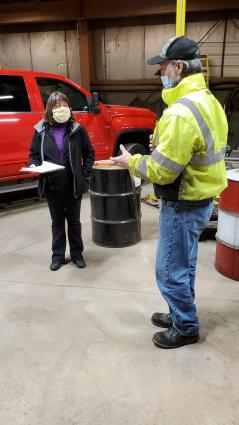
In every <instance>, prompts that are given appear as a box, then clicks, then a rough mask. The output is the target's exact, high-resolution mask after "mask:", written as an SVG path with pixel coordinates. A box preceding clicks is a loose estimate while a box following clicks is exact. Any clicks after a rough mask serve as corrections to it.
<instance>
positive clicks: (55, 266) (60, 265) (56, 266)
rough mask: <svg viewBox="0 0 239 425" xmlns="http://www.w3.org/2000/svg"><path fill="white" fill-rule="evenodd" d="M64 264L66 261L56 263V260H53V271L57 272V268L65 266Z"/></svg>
mask: <svg viewBox="0 0 239 425" xmlns="http://www.w3.org/2000/svg"><path fill="white" fill-rule="evenodd" d="M63 264H64V263H59V262H58V263H54V262H52V263H51V265H50V269H51V271H53V272H55V271H56V270H59V269H60V268H61V267H62V266H63Z"/></svg>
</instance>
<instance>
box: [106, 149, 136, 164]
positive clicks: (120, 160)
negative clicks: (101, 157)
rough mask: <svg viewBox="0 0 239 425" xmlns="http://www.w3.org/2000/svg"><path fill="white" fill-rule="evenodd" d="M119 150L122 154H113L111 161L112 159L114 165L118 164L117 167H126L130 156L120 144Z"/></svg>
mask: <svg viewBox="0 0 239 425" xmlns="http://www.w3.org/2000/svg"><path fill="white" fill-rule="evenodd" d="M120 150H121V152H122V155H120V156H114V157H111V158H110V159H111V161H113V162H114V163H115V165H119V167H121V168H126V169H127V168H129V167H128V161H129V158H130V157H131V156H132V155H131V154H130V153H129V152H128V151H127V150H126V149H125V147H124V146H123V145H120Z"/></svg>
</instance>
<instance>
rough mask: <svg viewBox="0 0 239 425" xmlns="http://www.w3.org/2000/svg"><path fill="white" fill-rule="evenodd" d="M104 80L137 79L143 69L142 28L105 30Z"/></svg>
mask: <svg viewBox="0 0 239 425" xmlns="http://www.w3.org/2000/svg"><path fill="white" fill-rule="evenodd" d="M105 57H106V59H105V61H106V72H105V75H106V79H109V80H110V79H138V78H141V76H142V74H143V69H144V27H143V26H135V27H117V28H111V27H109V28H106V29H105Z"/></svg>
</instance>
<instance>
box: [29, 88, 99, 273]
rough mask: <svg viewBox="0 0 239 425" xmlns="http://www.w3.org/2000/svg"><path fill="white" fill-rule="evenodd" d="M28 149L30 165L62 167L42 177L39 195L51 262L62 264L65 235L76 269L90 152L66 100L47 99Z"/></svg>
mask: <svg viewBox="0 0 239 425" xmlns="http://www.w3.org/2000/svg"><path fill="white" fill-rule="evenodd" d="M35 130H36V131H35V134H34V136H33V140H32V145H31V148H30V161H29V163H30V166H31V167H35V166H37V165H41V164H42V161H49V162H52V163H55V164H59V165H64V167H65V168H64V169H62V170H58V171H54V172H52V173H48V174H43V175H41V176H40V179H39V193H40V196H43V194H45V195H46V198H47V202H48V207H49V210H50V214H51V219H52V263H51V265H50V269H51V270H52V271H56V270H58V269H59V268H60V267H61V266H62V265H63V264H65V250H66V233H65V219H66V220H67V224H68V240H69V245H70V253H71V260H72V261H73V263H75V265H76V266H77V267H79V268H84V267H85V266H86V263H85V260H84V258H83V255H82V251H83V242H82V237H81V224H80V207H81V199H82V195H83V193H84V192H86V191H87V189H88V184H87V179H88V178H89V174H90V171H91V168H92V165H93V162H94V149H93V147H92V145H91V143H90V140H89V137H88V134H87V132H86V130H85V129H84V127H82V126H81V125H80V124H78V123H77V122H76V121H75V120H74V117H73V115H72V110H71V106H70V102H69V99H68V98H67V97H66V95H65V94H63V93H60V92H54V93H52V94H51V96H50V97H49V99H48V102H47V105H46V114H45V118H44V119H43V120H42V121H40V122H39V123H38V124H37V125H36V126H35Z"/></svg>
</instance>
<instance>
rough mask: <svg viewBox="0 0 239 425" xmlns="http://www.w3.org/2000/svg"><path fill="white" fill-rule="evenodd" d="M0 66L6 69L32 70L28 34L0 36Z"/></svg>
mask: <svg viewBox="0 0 239 425" xmlns="http://www.w3.org/2000/svg"><path fill="white" fill-rule="evenodd" d="M0 39H1V43H0V64H1V66H2V67H3V68H7V69H27V70H28V69H32V63H31V55H30V43H29V34H27V33H22V34H15V33H12V34H1V35H0Z"/></svg>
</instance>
